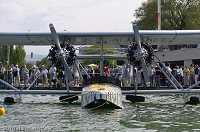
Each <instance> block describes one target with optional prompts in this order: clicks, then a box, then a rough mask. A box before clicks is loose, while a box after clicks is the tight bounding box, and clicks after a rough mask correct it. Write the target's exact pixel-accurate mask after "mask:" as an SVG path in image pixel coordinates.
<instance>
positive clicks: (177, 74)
mask: <svg viewBox="0 0 200 132" xmlns="http://www.w3.org/2000/svg"><path fill="white" fill-rule="evenodd" d="M180 76H181V73H180V68H179V66H176V70H175V78H176V80H177V82H180Z"/></svg>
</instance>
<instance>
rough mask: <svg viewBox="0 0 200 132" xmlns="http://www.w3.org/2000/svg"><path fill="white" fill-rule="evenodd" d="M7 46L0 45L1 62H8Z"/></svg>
mask: <svg viewBox="0 0 200 132" xmlns="http://www.w3.org/2000/svg"><path fill="white" fill-rule="evenodd" d="M9 50H10V49H9V46H7V45H4V46H0V54H1V56H0V61H1V62H2V63H3V64H8V63H9Z"/></svg>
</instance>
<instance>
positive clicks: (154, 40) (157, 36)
mask: <svg viewBox="0 0 200 132" xmlns="http://www.w3.org/2000/svg"><path fill="white" fill-rule="evenodd" d="M57 33H58V36H59V39H60V40H65V39H70V40H71V42H72V44H73V45H93V44H97V43H98V42H99V40H100V37H102V38H103V42H105V43H107V44H120V45H130V44H131V43H132V42H133V41H134V40H135V38H134V32H66V31H63V32H57ZM139 33H140V37H141V40H142V41H143V42H148V43H150V44H151V45H178V44H199V43H200V39H199V37H200V30H160V31H158V30H140V31H139ZM52 44H53V40H52V36H51V33H50V32H40V31H38V32H31V31H28V32H0V45H52Z"/></svg>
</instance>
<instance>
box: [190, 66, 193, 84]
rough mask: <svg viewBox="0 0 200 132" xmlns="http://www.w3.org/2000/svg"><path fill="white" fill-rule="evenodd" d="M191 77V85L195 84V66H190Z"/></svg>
mask: <svg viewBox="0 0 200 132" xmlns="http://www.w3.org/2000/svg"><path fill="white" fill-rule="evenodd" d="M189 70H190V77H189V85H193V84H194V64H191V65H190V69H189Z"/></svg>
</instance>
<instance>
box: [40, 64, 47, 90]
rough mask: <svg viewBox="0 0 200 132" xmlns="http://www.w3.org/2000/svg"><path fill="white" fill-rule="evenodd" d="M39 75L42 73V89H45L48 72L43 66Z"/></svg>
mask: <svg viewBox="0 0 200 132" xmlns="http://www.w3.org/2000/svg"><path fill="white" fill-rule="evenodd" d="M41 73H42V87H47V85H48V83H47V82H48V78H47V73H48V70H47V69H46V68H45V66H44V65H42V70H41Z"/></svg>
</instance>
